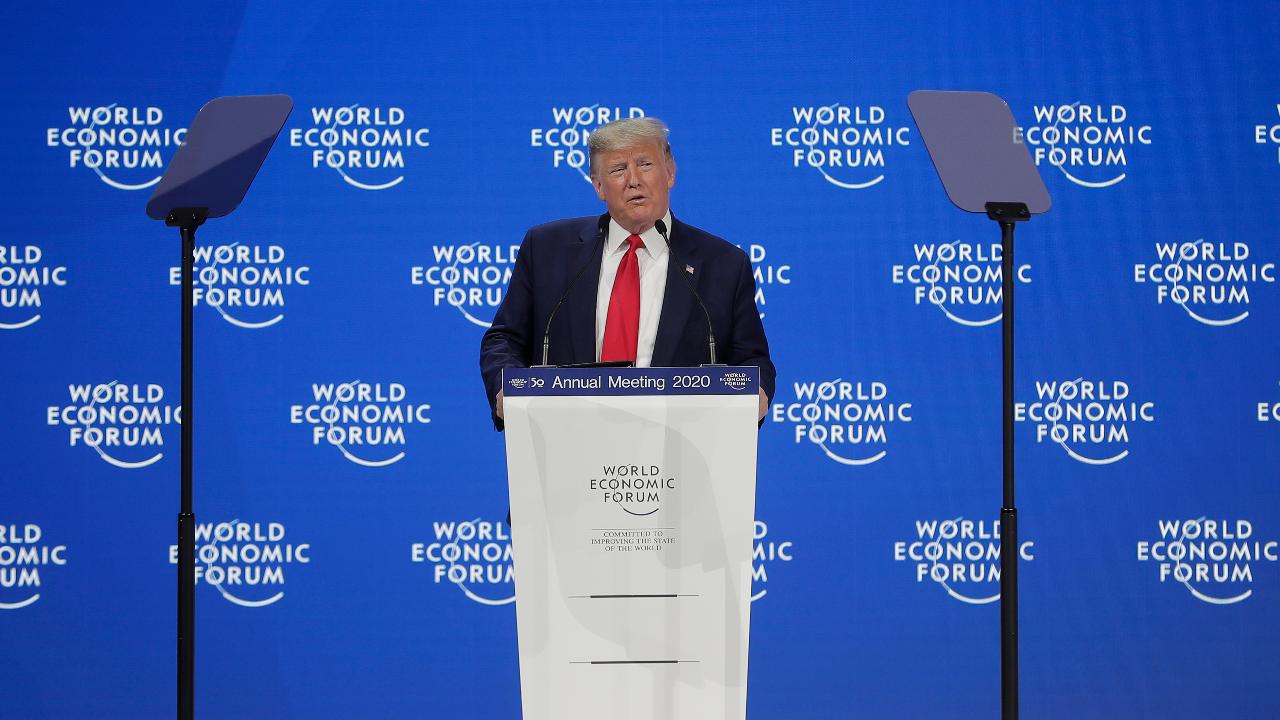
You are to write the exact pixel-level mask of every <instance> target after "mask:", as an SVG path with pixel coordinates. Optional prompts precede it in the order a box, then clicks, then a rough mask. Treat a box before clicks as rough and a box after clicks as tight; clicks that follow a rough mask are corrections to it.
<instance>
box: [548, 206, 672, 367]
mask: <svg viewBox="0 0 1280 720" xmlns="http://www.w3.org/2000/svg"><path fill="white" fill-rule="evenodd" d="M659 222H661V221H659ZM608 232H609V213H605V214H603V215H601V216H600V219H599V220H597V221H596V239H597V242H598V243H600V244H604V239H605V236H606V234H607V233H608ZM667 244H668V245H669V244H670V243H667ZM594 259H595V257H594V255H590V254H589V255H588V256H587V261H586V262H585V263H583V265H582V267H581V268H579V269H578V272H577V274H576V275H574V276H573V279H572V280H570V281H569V285H568V286H566V287H565V289H564V294H562V295H561V296H560V299H559V300H558V301H556V306H555V307H553V308H551V315H550V316H548V317H547V328H546V330H545V331H544V332H543V333H542V364H541V365H538V366H537V367H550V366H549V365H547V353H548V352H549V351H550V349H551V321H552V320H555V319H556V313H557V312H559V310H560V306H561V305H563V304H564V301H565V300H567V299H568V298H569V291H570V290H572V289H573V286H574V285H576V284H577V283H578V278H580V277H582V273H584V272H586V270H587V268H589V267H591V263H592V262H593V261H594Z"/></svg>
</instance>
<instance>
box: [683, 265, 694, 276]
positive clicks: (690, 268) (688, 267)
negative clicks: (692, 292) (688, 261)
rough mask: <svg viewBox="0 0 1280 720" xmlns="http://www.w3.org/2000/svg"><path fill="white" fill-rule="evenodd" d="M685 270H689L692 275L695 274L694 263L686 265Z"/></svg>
mask: <svg viewBox="0 0 1280 720" xmlns="http://www.w3.org/2000/svg"><path fill="white" fill-rule="evenodd" d="M684 271H685V272H687V273H689V274H690V275H692V274H693V266H692V265H685V266H684Z"/></svg>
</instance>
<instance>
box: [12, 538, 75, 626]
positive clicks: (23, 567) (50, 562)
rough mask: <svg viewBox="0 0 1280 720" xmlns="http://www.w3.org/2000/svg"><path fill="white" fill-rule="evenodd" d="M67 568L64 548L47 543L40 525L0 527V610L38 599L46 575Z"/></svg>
mask: <svg viewBox="0 0 1280 720" xmlns="http://www.w3.org/2000/svg"><path fill="white" fill-rule="evenodd" d="M66 565H67V546H66V545H61V544H57V543H51V542H49V541H48V540H46V539H45V537H44V529H43V528H42V527H40V525H38V524H36V523H23V524H17V523H12V524H9V525H0V611H3V610H21V609H22V608H24V607H27V606H29V605H32V604H34V603H35V602H37V601H38V600H40V593H41V590H42V589H43V587H44V583H45V580H46V579H47V575H46V573H47V572H48V571H49V569H51V568H61V567H66Z"/></svg>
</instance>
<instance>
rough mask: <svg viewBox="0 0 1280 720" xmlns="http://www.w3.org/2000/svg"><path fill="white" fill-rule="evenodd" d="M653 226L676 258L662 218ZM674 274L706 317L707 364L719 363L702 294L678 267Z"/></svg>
mask: <svg viewBox="0 0 1280 720" xmlns="http://www.w3.org/2000/svg"><path fill="white" fill-rule="evenodd" d="M653 226H654V227H655V228H657V230H658V234H659V235H661V236H662V239H663V240H666V241H667V249H668V250H670V251H671V254H672V256H673V259H677V258H675V255H676V246H675V245H672V244H671V238H670V237H669V236H668V235H667V224H666V223H664V222H662V218H658V219H657V220H655V221H654V223H653ZM676 274H677V275H679V276H680V277H682V278H684V286H685V287H687V288H689V292H691V293H693V299H694V300H697V301H698V307H700V308H702V314H703V315H705V316H706V318H707V349H708V350H709V351H710V358H711V362H709V363H707V364H708V365H719V364H720V363H718V362H716V331H715V329H714V328H712V327H711V313H709V312H707V306H706V304H705V303H703V302H702V296H701V295H699V294H698V291H697V290H695V289H694V287H693V281H691V280H690V279H689V278H688V274H687V273H685V272H684V271H683V270H682V269H681V268H679V267H677V268H676Z"/></svg>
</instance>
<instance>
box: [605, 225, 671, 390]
mask: <svg viewBox="0 0 1280 720" xmlns="http://www.w3.org/2000/svg"><path fill="white" fill-rule="evenodd" d="M662 221H663V222H664V223H666V225H667V227H668V228H670V227H671V211H670V210H668V211H667V214H666V216H665V217H664V218H663V219H662ZM668 232H670V231H669V230H668ZM630 236H631V232H630V231H628V230H626V229H624V228H623V227H622V226H621V225H619V224H618V221H617V220H614V219H612V218H610V219H609V236H608V237H607V238H605V242H604V257H603V258H601V261H600V288H599V289H598V290H597V291H596V360H599V359H600V349H601V348H602V347H604V326H605V321H606V320H607V319H608V317H609V297H610V296H611V295H613V280H614V278H616V277H617V276H618V266H619V265H621V264H622V258H623V256H624V255H626V254H627V238H628V237H630ZM640 239H641V240H644V247H642V248H640V249H639V250H637V251H636V263H637V264H638V265H639V266H640V332H639V334H638V336H637V339H636V367H649V364H650V363H651V362H653V343H654V341H655V340H656V339H657V337H658V317H659V316H660V315H662V298H663V295H664V294H665V293H666V290H667V260H668V259H669V258H670V257H671V253H670V252H668V248H667V241H665V240H663V239H662V235H660V234H658V230H657V228H649V229H648V230H646V231H645V232H644V233H642V234H641V235H640Z"/></svg>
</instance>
